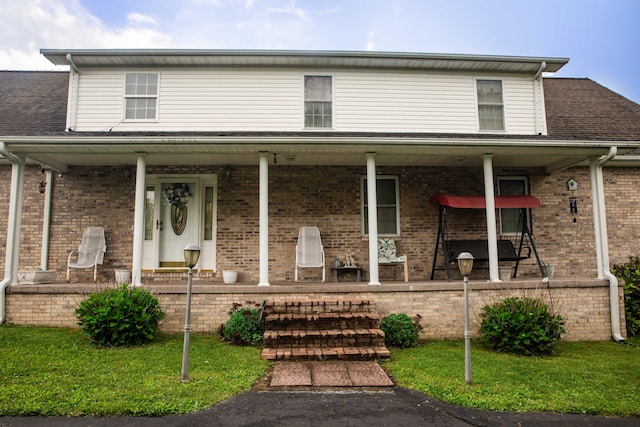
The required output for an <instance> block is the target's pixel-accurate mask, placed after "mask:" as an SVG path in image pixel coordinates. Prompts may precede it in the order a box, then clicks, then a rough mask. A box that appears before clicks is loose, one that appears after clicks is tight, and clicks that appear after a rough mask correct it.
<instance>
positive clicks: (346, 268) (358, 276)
mask: <svg viewBox="0 0 640 427" xmlns="http://www.w3.org/2000/svg"><path fill="white" fill-rule="evenodd" d="M331 270H333V281H334V282H337V281H338V272H339V271H355V272H356V282H359V281H360V280H361V279H362V267H351V266H344V267H331Z"/></svg>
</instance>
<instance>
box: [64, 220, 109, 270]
mask: <svg viewBox="0 0 640 427" xmlns="http://www.w3.org/2000/svg"><path fill="white" fill-rule="evenodd" d="M106 250H107V245H106V243H105V240H104V228H102V227H87V229H86V230H84V234H83V235H82V242H80V247H79V248H78V250H77V251H71V252H70V253H69V257H68V258H67V282H68V281H69V272H70V269H72V268H89V267H93V281H94V282H96V281H97V280H98V264H102V261H103V260H104V253H105V251H106ZM74 256H75V262H72V261H71V259H72V258H74Z"/></svg>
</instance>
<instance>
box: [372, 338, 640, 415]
mask: <svg viewBox="0 0 640 427" xmlns="http://www.w3.org/2000/svg"><path fill="white" fill-rule="evenodd" d="M383 366H384V367H385V369H386V370H387V371H388V372H389V373H390V374H391V375H392V377H393V379H394V381H395V382H396V383H397V384H398V385H399V386H402V387H406V388H410V389H414V390H418V391H421V392H424V393H426V394H428V395H430V396H433V397H435V398H437V399H441V400H443V401H446V402H449V403H455V404H459V405H465V406H471V407H474V408H481V409H494V410H499V411H553V412H565V413H585V414H601V415H619V416H640V398H639V397H640V347H638V345H637V342H636V343H632V344H630V345H622V344H616V343H614V342H561V343H560V345H559V346H558V349H557V351H556V353H555V354H554V355H553V356H548V357H518V356H513V355H507V354H499V353H495V352H492V351H489V350H487V349H484V348H482V347H481V346H480V345H479V344H476V343H473V342H472V346H471V372H472V379H473V383H472V384H471V385H467V384H465V382H464V342H463V341H431V342H426V343H422V344H420V345H419V346H418V347H415V348H410V349H404V350H399V349H392V351H391V361H390V362H387V363H385V364H384V365H383Z"/></svg>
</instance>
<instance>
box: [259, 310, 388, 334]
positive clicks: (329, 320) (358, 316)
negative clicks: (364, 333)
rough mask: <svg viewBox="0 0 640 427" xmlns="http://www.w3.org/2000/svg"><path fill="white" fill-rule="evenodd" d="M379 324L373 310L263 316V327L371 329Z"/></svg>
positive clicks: (286, 328)
mask: <svg viewBox="0 0 640 427" xmlns="http://www.w3.org/2000/svg"><path fill="white" fill-rule="evenodd" d="M379 325H380V315H379V314H378V313H375V312H357V313H348V312H341V313H271V314H267V316H266V317H265V329H267V330H268V329H277V330H305V329H316V330H322V329H371V328H378V327H379Z"/></svg>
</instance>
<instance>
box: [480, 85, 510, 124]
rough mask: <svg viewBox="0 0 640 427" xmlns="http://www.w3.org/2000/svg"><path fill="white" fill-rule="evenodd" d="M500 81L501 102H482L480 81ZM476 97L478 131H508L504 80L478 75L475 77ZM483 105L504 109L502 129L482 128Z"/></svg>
mask: <svg viewBox="0 0 640 427" xmlns="http://www.w3.org/2000/svg"><path fill="white" fill-rule="evenodd" d="M485 81H487V82H499V83H500V89H501V102H500V103H488V102H483V103H481V102H480V97H479V96H478V83H479V82H485ZM475 89H476V90H475V98H476V112H477V123H478V131H479V132H500V133H502V132H506V131H507V118H506V106H505V100H504V98H505V96H504V95H505V94H504V80H503V79H499V78H491V77H482V78H480V77H477V78H475ZM483 106H492V107H500V108H501V109H502V129H483V128H482V118H481V115H482V114H481V113H480V111H481V107H483Z"/></svg>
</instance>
